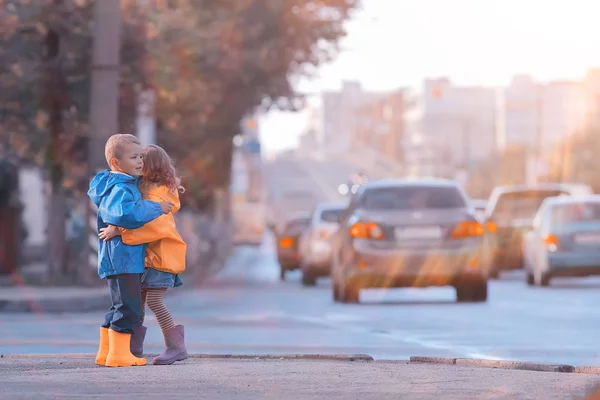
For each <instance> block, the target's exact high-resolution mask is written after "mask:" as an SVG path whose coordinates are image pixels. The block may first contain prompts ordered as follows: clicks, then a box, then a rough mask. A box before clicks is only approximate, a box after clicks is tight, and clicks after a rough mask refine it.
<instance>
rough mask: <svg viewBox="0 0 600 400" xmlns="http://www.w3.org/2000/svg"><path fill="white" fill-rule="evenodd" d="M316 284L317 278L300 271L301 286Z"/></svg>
mask: <svg viewBox="0 0 600 400" xmlns="http://www.w3.org/2000/svg"><path fill="white" fill-rule="evenodd" d="M316 284H317V278H316V277H315V276H314V275H312V274H311V273H310V272H307V271H302V285H303V286H315V285H316Z"/></svg>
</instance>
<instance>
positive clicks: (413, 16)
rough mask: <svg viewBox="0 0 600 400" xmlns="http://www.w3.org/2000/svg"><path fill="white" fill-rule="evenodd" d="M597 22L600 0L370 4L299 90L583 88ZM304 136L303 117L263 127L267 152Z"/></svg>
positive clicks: (594, 55)
mask: <svg viewBox="0 0 600 400" xmlns="http://www.w3.org/2000/svg"><path fill="white" fill-rule="evenodd" d="M598 15H600V1H599V0H363V7H362V10H361V11H359V12H357V13H356V15H355V17H354V19H353V20H352V21H350V22H349V23H348V24H347V26H348V36H347V37H346V38H344V40H343V41H342V47H343V48H344V49H345V50H344V51H343V52H342V53H341V54H339V55H338V57H337V58H336V59H335V60H334V61H333V62H332V63H330V64H328V65H324V66H323V67H321V68H320V73H319V77H318V79H315V80H312V81H307V80H304V79H303V80H301V81H300V83H299V85H298V88H299V89H300V90H301V91H303V92H308V93H316V92H319V91H321V90H326V89H337V88H339V87H340V84H341V81H342V80H358V81H360V82H361V83H362V85H363V87H364V88H365V89H368V90H387V89H394V88H399V87H415V86H418V85H420V82H421V81H422V80H423V79H424V78H425V77H440V76H447V77H449V78H450V79H451V80H452V81H453V82H454V83H455V84H482V85H496V86H498V85H504V84H507V83H508V82H509V81H510V79H511V77H512V76H513V75H514V74H518V73H526V74H530V75H532V76H534V77H535V78H536V79H540V80H542V81H545V80H554V79H579V78H582V77H583V76H584V74H585V72H586V70H587V69H588V68H590V67H596V66H598V67H600V25H599V24H598V23H597V20H598ZM311 101H313V102H314V101H318V97H317V98H312V99H311ZM305 129H306V113H282V112H271V113H269V114H268V115H266V116H265V117H263V118H262V119H261V121H260V131H261V141H262V143H263V148H264V149H265V150H266V152H267V153H274V152H278V151H280V150H282V149H286V148H290V147H294V146H295V145H296V143H297V140H298V137H299V135H300V134H302V133H303V132H304V131H305Z"/></svg>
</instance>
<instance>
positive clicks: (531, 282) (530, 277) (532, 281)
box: [525, 271, 535, 286]
mask: <svg viewBox="0 0 600 400" xmlns="http://www.w3.org/2000/svg"><path fill="white" fill-rule="evenodd" d="M525 280H526V282H527V285H529V286H533V285H535V277H534V276H533V273H532V272H531V271H527V277H526V278H525Z"/></svg>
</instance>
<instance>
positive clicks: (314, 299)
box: [0, 160, 600, 365]
mask: <svg viewBox="0 0 600 400" xmlns="http://www.w3.org/2000/svg"><path fill="white" fill-rule="evenodd" d="M290 170H293V171H295V174H296V175H297V176H303V177H304V180H302V181H301V182H302V183H301V184H302V185H309V184H312V185H313V187H314V190H315V191H318V192H319V193H320V194H319V195H320V196H321V197H322V198H323V199H334V197H335V196H336V194H335V188H336V187H337V184H338V183H339V181H340V180H343V179H345V176H346V174H347V173H349V172H351V170H352V168H351V166H347V165H343V164H340V163H335V162H329V163H311V162H308V161H302V160H301V161H298V160H286V161H283V162H280V164H278V165H271V166H268V167H267V172H268V175H269V176H270V178H269V179H270V181H271V182H273V181H276V180H278V182H279V184H286V185H292V184H297V183H293V182H291V180H286V179H284V178H285V177H286V176H285V175H286V174H287V173H289V171H290ZM278 174H280V175H278ZM281 174H282V175H281ZM328 188H329V189H328ZM272 239H273V238H272V237H271V236H269V237H266V238H265V241H264V243H263V245H262V246H261V247H258V248H254V247H239V248H237V249H236V250H235V252H234V254H233V255H232V257H231V258H230V259H229V261H228V263H227V266H226V268H225V269H224V270H223V271H221V272H220V273H219V274H218V275H217V276H215V277H213V278H212V279H211V280H210V281H208V282H207V283H206V284H205V285H204V286H202V287H199V288H195V289H191V290H189V289H188V290H183V289H181V290H179V289H174V290H173V292H175V293H176V292H177V291H179V294H178V295H175V296H173V297H170V298H168V300H167V303H168V305H169V307H170V308H171V311H172V313H173V316H174V318H175V321H176V323H181V324H183V325H185V327H186V335H187V343H188V349H189V351H190V352H194V353H235V354H241V353H315V352H324V353H366V354H370V355H372V356H373V357H374V358H375V359H380V360H381V359H406V358H408V357H409V356H411V355H436V356H453V357H473V358H491V359H513V360H527V361H547V362H554V363H567V364H572V365H594V364H596V365H597V364H600V359H599V355H600V345H598V332H600V318H599V314H600V312H599V311H598V308H599V304H600V280H599V279H596V278H588V279H564V280H561V279H557V280H555V281H554V280H553V282H552V285H551V287H549V288H530V287H527V286H526V285H525V283H524V277H523V276H522V274H521V273H519V272H516V273H512V274H508V275H505V276H503V277H502V279H501V280H499V281H492V282H491V283H490V294H489V300H488V301H487V302H486V303H483V304H457V303H455V292H454V290H453V289H451V288H438V289H393V290H387V291H385V290H370V291H363V292H362V293H361V304H356V305H346V304H336V303H334V302H333V301H332V296H331V288H330V281H329V280H328V279H323V280H320V281H319V282H318V284H317V286H316V287H310V288H305V287H302V286H301V285H300V275H299V273H294V272H293V273H289V274H288V276H287V280H286V281H285V282H281V281H279V274H278V266H277V264H276V257H275V252H274V245H273V240H272ZM102 319H103V313H102V312H95V313H86V314H4V315H2V319H1V320H0V354H17V353H61V352H67V353H79V352H84V353H92V352H94V351H95V350H96V344H97V334H98V333H97V331H98V325H99V324H100V322H101V321H102ZM147 325H148V326H149V330H148V336H147V343H146V350H147V351H149V352H159V351H161V350H162V347H163V344H162V336H161V333H160V330H159V328H158V326H157V324H156V322H155V320H154V319H153V318H152V314H151V312H148V320H147Z"/></svg>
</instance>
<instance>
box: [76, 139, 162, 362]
mask: <svg viewBox="0 0 600 400" xmlns="http://www.w3.org/2000/svg"><path fill="white" fill-rule="evenodd" d="M104 153H105V156H106V161H107V162H108V165H109V166H110V170H104V171H101V172H99V173H98V174H97V175H96V176H95V177H94V178H93V179H92V181H91V182H90V189H89V190H88V196H89V197H90V199H92V201H93V202H94V203H95V204H96V206H98V231H100V229H102V228H106V227H107V226H108V225H116V226H121V227H123V228H126V229H137V228H140V227H142V226H143V225H145V224H146V223H148V222H150V221H152V220H154V219H156V218H158V217H160V216H161V215H162V214H167V213H169V212H170V211H171V207H172V206H173V205H172V204H171V203H168V202H161V203H156V202H153V201H149V200H142V195H141V193H140V191H139V189H138V178H139V176H140V174H141V172H142V167H143V166H144V162H143V159H142V146H141V143H140V141H139V140H138V138H136V137H135V136H133V135H124V134H118V135H113V136H111V137H110V138H109V139H108V141H107V142H106V147H105V150H104ZM98 240H99V247H98V275H99V276H100V278H101V279H107V280H108V287H109V290H110V296H111V299H112V307H111V308H110V310H109V311H108V313H107V314H106V317H105V321H104V324H103V325H102V326H101V327H100V345H99V348H98V354H97V355H96V364H98V365H106V366H108V367H125V366H133V365H145V364H146V359H144V358H138V357H135V356H134V355H133V354H131V351H130V342H131V335H132V334H133V333H134V328H135V327H136V326H137V325H138V324H139V320H140V313H141V309H142V294H141V293H142V288H141V276H142V273H143V272H144V256H145V252H146V249H145V245H143V244H142V245H137V246H128V245H126V244H124V243H123V242H122V241H121V236H116V237H114V238H113V239H111V240H109V241H107V242H104V241H103V240H100V239H98Z"/></svg>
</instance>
